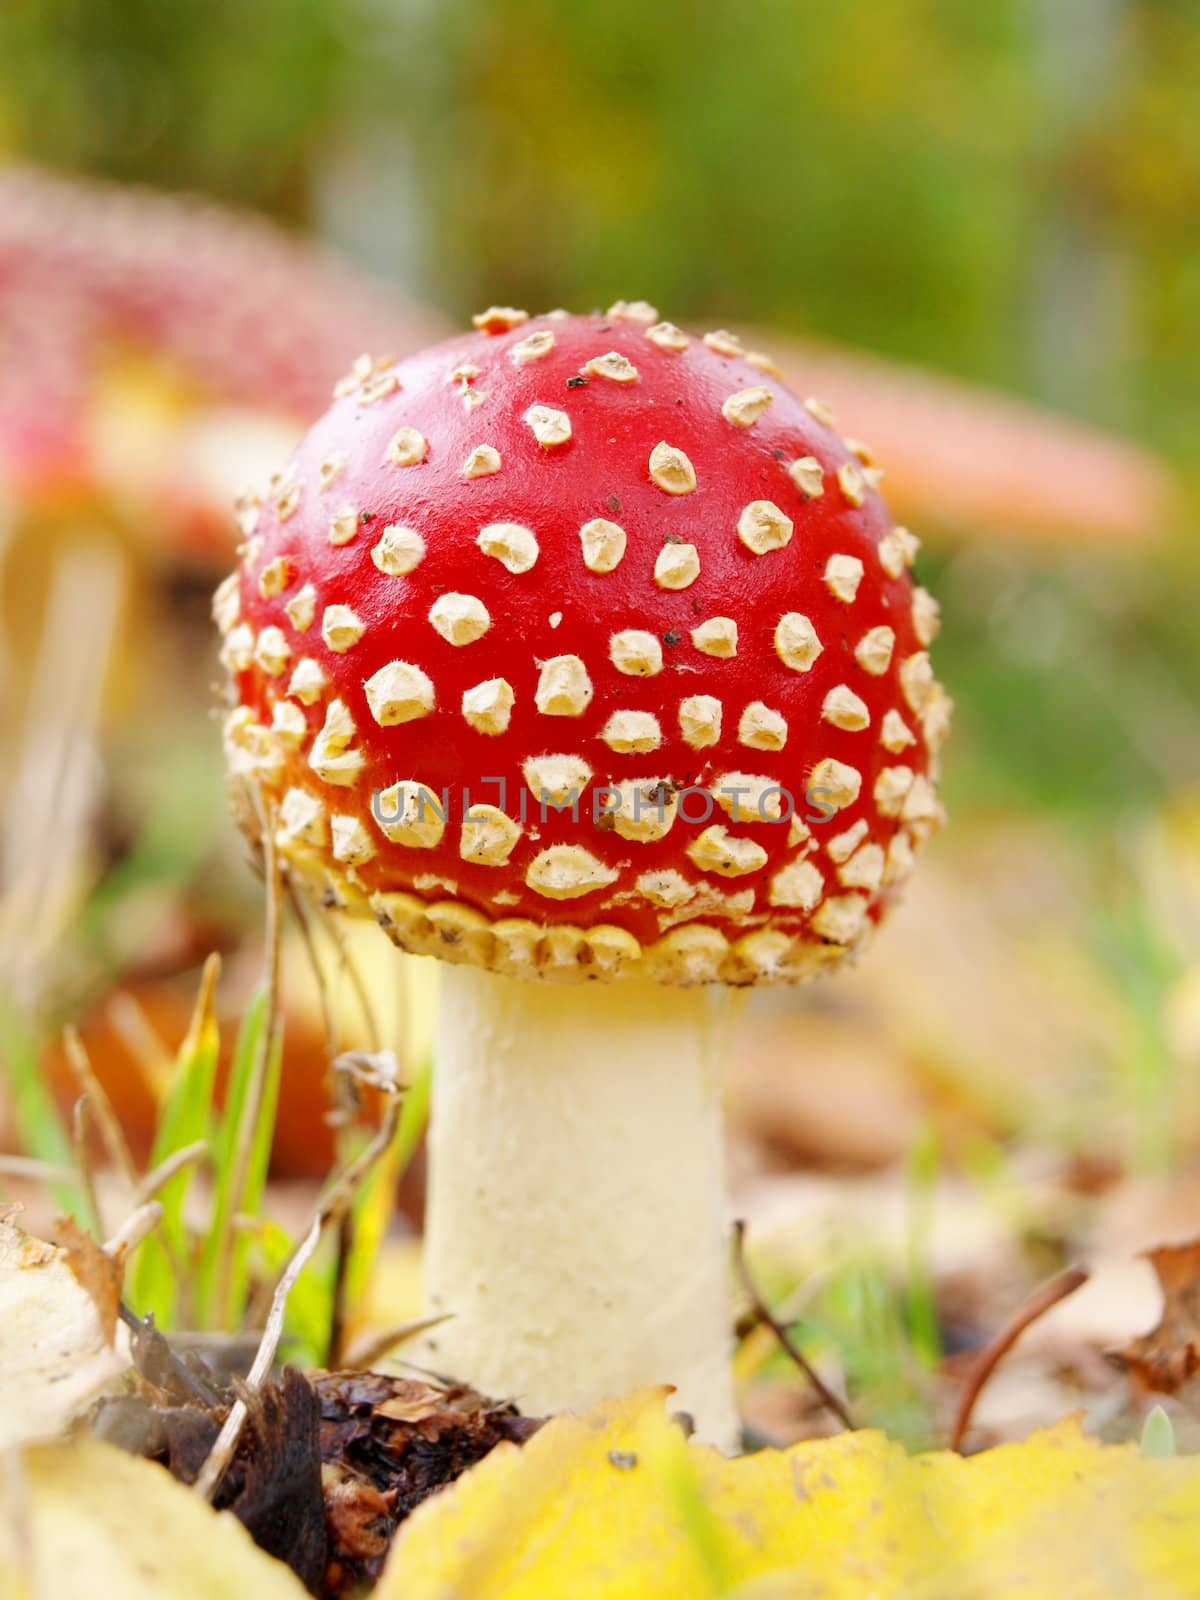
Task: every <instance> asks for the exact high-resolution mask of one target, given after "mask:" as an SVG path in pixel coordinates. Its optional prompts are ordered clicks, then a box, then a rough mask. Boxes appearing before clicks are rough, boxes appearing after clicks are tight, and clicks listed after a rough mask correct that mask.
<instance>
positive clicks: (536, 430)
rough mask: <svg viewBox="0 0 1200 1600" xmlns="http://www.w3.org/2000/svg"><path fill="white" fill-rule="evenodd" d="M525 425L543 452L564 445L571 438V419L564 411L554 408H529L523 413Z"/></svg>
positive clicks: (541, 406) (538, 406)
mask: <svg viewBox="0 0 1200 1600" xmlns="http://www.w3.org/2000/svg"><path fill="white" fill-rule="evenodd" d="M525 423H526V426H527V427H528V428H529V431H530V432H531V433H532V434H533V437H534V438H535V439H536V440H537V442H538V443H539V444H540V445H541V446H542V448H543V449H545V450H552V449H553V448H554V447H555V446H556V445H560V444H566V443H567V441H568V440H569V439H570V437H571V419H570V417H569V416H568V415H567V413H566V412H565V411H558V410H556V409H555V407H554V406H543V405H536V406H530V407H529V410H528V411H526V413H525Z"/></svg>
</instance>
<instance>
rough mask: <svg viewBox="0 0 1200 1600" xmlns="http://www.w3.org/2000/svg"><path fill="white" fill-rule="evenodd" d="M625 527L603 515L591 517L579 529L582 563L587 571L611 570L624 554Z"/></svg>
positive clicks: (616, 565)
mask: <svg viewBox="0 0 1200 1600" xmlns="http://www.w3.org/2000/svg"><path fill="white" fill-rule="evenodd" d="M626 542H627V541H626V536H625V529H624V528H622V527H621V526H620V524H619V523H616V522H609V521H608V520H607V519H606V518H604V517H593V518H592V520H591V522H585V523H584V525H583V527H582V528H580V530H579V543H580V546H581V547H582V549H583V564H584V566H585V567H586V568H587V569H588V571H589V572H612V570H613V569H614V567H619V566H620V564H621V560H622V557H623V556H624V554H625V545H626Z"/></svg>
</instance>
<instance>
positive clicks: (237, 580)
mask: <svg viewBox="0 0 1200 1600" xmlns="http://www.w3.org/2000/svg"><path fill="white" fill-rule="evenodd" d="M241 614H242V580H241V576H240V574H239V573H236V572H231V573H230V574H229V576H228V577H227V578H222V580H221V582H220V583H219V584H218V585H217V588H216V593H215V594H214V595H213V598H212V617H213V621H214V622H215V623H216V625H217V627H218V628H219V629H220V630H221V632H222V633H228V632H229V630H230V629H231V628H232V627H233V626H234V625H235V624H236V623H237V621H238V618H239V617H240V616H241Z"/></svg>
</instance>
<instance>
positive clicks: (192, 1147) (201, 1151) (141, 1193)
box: [134, 1139, 208, 1206]
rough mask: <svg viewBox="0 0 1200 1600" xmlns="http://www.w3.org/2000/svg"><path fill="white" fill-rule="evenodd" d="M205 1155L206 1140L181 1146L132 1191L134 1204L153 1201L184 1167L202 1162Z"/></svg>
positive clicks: (206, 1151)
mask: <svg viewBox="0 0 1200 1600" xmlns="http://www.w3.org/2000/svg"><path fill="white" fill-rule="evenodd" d="M207 1154H208V1141H207V1140H206V1139H197V1140H196V1142H195V1143H194V1144H185V1145H183V1146H181V1148H180V1149H178V1150H176V1151H174V1152H173V1153H172V1154H171V1155H169V1156H168V1157H167V1159H166V1160H165V1161H163V1162H161V1163H160V1164H159V1165H158V1166H157V1167H155V1168H154V1170H153V1171H152V1172H148V1173H147V1174H146V1176H145V1177H144V1178H143V1179H142V1180H141V1182H140V1183H139V1184H138V1185H137V1188H136V1189H135V1190H134V1204H135V1205H139V1206H140V1205H145V1203H146V1201H147V1200H153V1199H154V1196H155V1195H156V1194H160V1193H161V1192H162V1190H163V1189H165V1188H166V1186H167V1184H168V1183H170V1181H171V1179H172V1178H173V1177H175V1176H176V1174H177V1173H180V1172H182V1171H183V1169H184V1167H190V1166H191V1165H192V1164H193V1163H194V1162H196V1161H203V1159H204V1157H205V1156H206V1155H207Z"/></svg>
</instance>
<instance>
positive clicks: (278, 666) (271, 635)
mask: <svg viewBox="0 0 1200 1600" xmlns="http://www.w3.org/2000/svg"><path fill="white" fill-rule="evenodd" d="M254 659H255V661H257V662H258V664H259V666H260V667H261V668H262V669H263V671H264V672H265V673H266V674H267V676H268V677H271V678H277V677H278V676H279V674H280V673H281V672H282V671H283V669H284V668H285V667H286V666H287V664H288V662H289V661H290V660H291V659H292V651H291V646H290V645H289V644H288V642H287V639H286V638H285V637H284V632H283V629H282V628H276V627H274V626H271V627H269V628H264V629H263V631H262V632H261V633H260V634H259V636H258V643H257V644H256V645H255V646H254Z"/></svg>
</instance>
